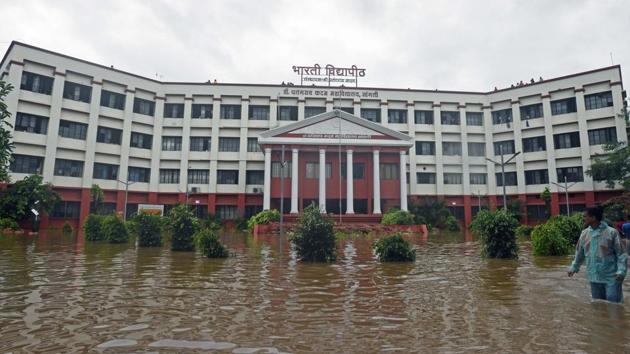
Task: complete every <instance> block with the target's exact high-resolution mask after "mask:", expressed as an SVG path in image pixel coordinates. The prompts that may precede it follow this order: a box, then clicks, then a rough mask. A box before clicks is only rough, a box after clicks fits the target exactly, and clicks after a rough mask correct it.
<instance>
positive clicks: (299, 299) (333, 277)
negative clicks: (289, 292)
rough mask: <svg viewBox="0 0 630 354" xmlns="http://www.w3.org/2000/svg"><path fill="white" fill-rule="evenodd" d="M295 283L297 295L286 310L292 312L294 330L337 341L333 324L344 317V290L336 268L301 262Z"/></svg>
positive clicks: (298, 264) (295, 294)
mask: <svg viewBox="0 0 630 354" xmlns="http://www.w3.org/2000/svg"><path fill="white" fill-rule="evenodd" d="M293 283H294V286H295V287H294V289H293V294H294V296H293V297H292V298H291V299H288V301H287V307H288V308H289V309H290V311H293V314H292V316H291V317H292V318H291V320H290V321H291V322H292V325H293V327H294V328H293V330H294V331H295V332H296V333H300V332H303V331H309V332H312V333H311V334H314V333H319V335H320V336H322V338H334V337H335V336H336V335H337V333H336V330H335V329H334V326H330V323H338V322H339V321H340V320H341V318H342V313H343V308H342V306H341V305H342V304H343V292H344V288H345V284H344V281H343V279H342V277H341V276H340V274H339V271H338V270H337V266H336V265H334V264H325V263H306V262H298V263H297V264H296V266H295V277H294V280H293Z"/></svg>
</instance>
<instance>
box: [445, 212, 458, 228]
mask: <svg viewBox="0 0 630 354" xmlns="http://www.w3.org/2000/svg"><path fill="white" fill-rule="evenodd" d="M445 224H446V228H447V229H448V231H459V221H457V219H456V218H455V217H454V216H453V215H449V216H448V217H447V218H446V221H445Z"/></svg>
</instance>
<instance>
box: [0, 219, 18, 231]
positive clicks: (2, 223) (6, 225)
mask: <svg viewBox="0 0 630 354" xmlns="http://www.w3.org/2000/svg"><path fill="white" fill-rule="evenodd" d="M4 229H11V230H13V231H17V230H19V229H20V225H18V223H17V221H15V220H13V219H11V218H0V230H4Z"/></svg>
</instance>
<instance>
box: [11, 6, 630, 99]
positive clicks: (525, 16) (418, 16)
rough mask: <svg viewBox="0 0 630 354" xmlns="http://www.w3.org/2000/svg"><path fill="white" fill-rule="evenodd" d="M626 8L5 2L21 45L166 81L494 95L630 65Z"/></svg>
mask: <svg viewBox="0 0 630 354" xmlns="http://www.w3.org/2000/svg"><path fill="white" fill-rule="evenodd" d="M623 5H624V3H623V2H621V1H595V0H590V1H587V0H584V1H568V0H558V1H539V0H535V1H499V0H495V1H474V2H472V1H448V2H437V1H398V0H397V1H376V0H369V1H359V0H354V1H332V0H324V1H302V2H297V1H287V0H280V1H245V0H237V1H216V0H215V1H171V0H160V1H123V0H115V1H106V2H94V1H78V0H65V1H63V0H60V1H55V2H49V1H35V0H22V1H20V2H7V4H5V5H3V13H4V14H5V16H4V18H5V24H4V26H3V27H4V28H3V33H2V34H1V35H0V47H4V49H6V47H8V44H9V42H10V41H11V40H14V39H16V40H20V41H24V42H27V43H30V44H33V45H37V46H41V47H44V48H47V49H51V50H54V51H58V52H62V53H65V54H69V55H73V56H76V57H80V58H83V59H86V60H91V61H96V62H98V63H102V64H105V65H115V66H116V67H117V68H120V69H123V70H127V71H131V72H134V73H137V74H140V75H144V76H149V77H155V75H156V73H157V74H159V75H161V77H162V78H163V79H164V80H169V81H205V80H208V79H214V78H217V79H218V80H220V81H223V82H250V83H279V82H281V81H297V79H298V78H297V77H296V76H295V75H294V74H293V72H292V71H291V65H295V64H300V65H310V64H313V63H320V64H326V63H331V64H335V65H340V66H345V65H352V64H356V65H359V66H361V67H366V68H367V69H368V75H367V77H366V78H365V79H364V80H363V81H362V82H361V84H362V85H366V86H385V87H402V88H406V87H411V88H426V89H434V88H439V89H452V90H490V89H492V88H493V87H494V86H498V87H506V86H509V85H510V84H511V83H514V82H517V81H519V80H528V79H529V78H531V77H534V78H538V77H539V76H543V77H546V78H548V77H553V76H560V75H565V74H570V73H574V72H579V71H584V70H590V69H594V68H598V67H603V66H607V65H610V63H611V62H610V55H609V53H610V52H613V53H614V59H615V64H619V63H620V64H622V68H625V67H626V65H625V64H626V63H628V64H630V63H629V61H630V59H629V57H630V49H628V47H627V46H625V45H624V42H623V34H624V33H629V32H630V31H629V30H630V22H629V21H627V20H626V19H625V14H626V13H627V10H626V9H625V7H624V6H623Z"/></svg>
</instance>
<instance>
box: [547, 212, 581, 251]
mask: <svg viewBox="0 0 630 354" xmlns="http://www.w3.org/2000/svg"><path fill="white" fill-rule="evenodd" d="M547 224H552V225H554V227H556V228H557V229H559V230H560V234H561V235H562V236H563V237H564V238H565V239H566V240H567V241H568V242H569V244H570V245H573V246H575V245H576V244H577V242H578V240H579V239H580V234H581V233H582V229H583V228H584V225H583V223H582V215H581V214H580V213H575V214H573V215H571V216H566V215H557V216H554V217H552V218H551V219H549V221H547Z"/></svg>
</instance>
